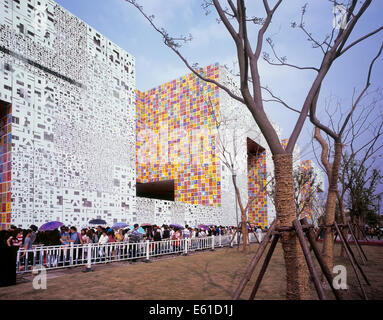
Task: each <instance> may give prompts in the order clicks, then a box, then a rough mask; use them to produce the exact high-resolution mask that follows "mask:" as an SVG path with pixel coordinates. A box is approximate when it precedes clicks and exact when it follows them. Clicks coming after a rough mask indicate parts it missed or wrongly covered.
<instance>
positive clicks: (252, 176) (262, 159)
mask: <svg viewBox="0 0 383 320" xmlns="http://www.w3.org/2000/svg"><path fill="white" fill-rule="evenodd" d="M247 172H248V194H249V199H254V200H253V202H252V203H251V206H250V208H249V212H248V217H249V221H250V223H253V224H255V225H258V226H262V227H266V226H267V225H268V220H267V192H266V176H267V175H266V174H267V170H266V151H265V152H262V153H259V154H257V155H249V156H248V171H247ZM262 186H264V188H262Z"/></svg>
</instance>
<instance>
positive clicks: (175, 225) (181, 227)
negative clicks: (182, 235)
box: [170, 223, 185, 229]
mask: <svg viewBox="0 0 383 320" xmlns="http://www.w3.org/2000/svg"><path fill="white" fill-rule="evenodd" d="M170 227H173V228H177V229H185V228H184V227H183V226H181V225H180V224H176V223H173V224H171V225H170Z"/></svg>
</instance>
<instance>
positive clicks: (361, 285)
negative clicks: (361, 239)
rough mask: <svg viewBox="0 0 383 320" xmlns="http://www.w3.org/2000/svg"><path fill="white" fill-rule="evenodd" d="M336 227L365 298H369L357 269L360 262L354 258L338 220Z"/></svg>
mask: <svg viewBox="0 0 383 320" xmlns="http://www.w3.org/2000/svg"><path fill="white" fill-rule="evenodd" d="M335 228H336V231H337V233H338V234H339V237H340V239H341V241H342V244H343V247H344V249H345V251H346V253H347V256H348V259H349V260H350V262H351V265H352V267H353V269H354V272H355V275H356V277H357V279H358V282H359V285H360V288H361V290H362V293H363V296H364V299H365V300H368V297H367V294H366V291H365V290H364V286H363V283H362V281H361V279H360V277H359V273H358V270H357V267H356V265H358V263H357V262H356V261H355V260H354V258H353V256H352V254H351V253H350V249H349V248H348V246H347V242H346V241H345V239H344V238H343V234H342V232H341V231H340V229H339V227H338V224H337V223H336V222H335ZM362 272H363V271H362Z"/></svg>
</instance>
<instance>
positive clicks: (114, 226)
mask: <svg viewBox="0 0 383 320" xmlns="http://www.w3.org/2000/svg"><path fill="white" fill-rule="evenodd" d="M126 227H129V225H128V224H127V223H125V222H118V223H116V224H114V225H113V227H112V229H114V230H116V229H123V228H126Z"/></svg>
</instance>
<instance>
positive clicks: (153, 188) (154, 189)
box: [136, 180, 174, 201]
mask: <svg viewBox="0 0 383 320" xmlns="http://www.w3.org/2000/svg"><path fill="white" fill-rule="evenodd" d="M136 195H137V197H142V198H149V199H157V200H168V201H174V180H166V181H159V182H149V183H137V187H136Z"/></svg>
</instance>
